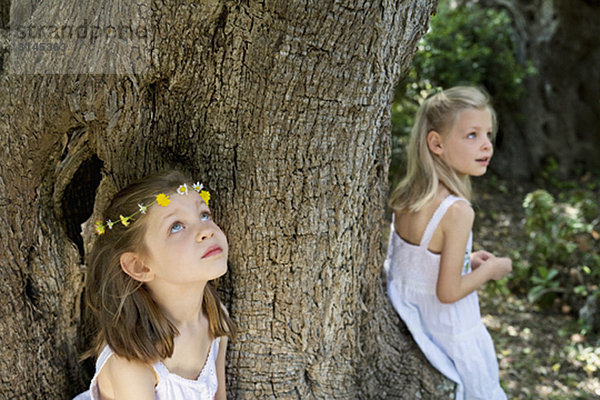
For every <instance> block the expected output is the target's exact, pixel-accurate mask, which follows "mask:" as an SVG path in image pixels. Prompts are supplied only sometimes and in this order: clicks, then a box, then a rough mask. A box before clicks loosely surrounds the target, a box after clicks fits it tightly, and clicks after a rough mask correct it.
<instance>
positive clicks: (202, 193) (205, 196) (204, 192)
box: [200, 190, 210, 207]
mask: <svg viewBox="0 0 600 400" xmlns="http://www.w3.org/2000/svg"><path fill="white" fill-rule="evenodd" d="M200 197H202V200H204V202H205V203H206V206H207V207H208V201H209V200H210V192H209V191H208V190H202V191H200Z"/></svg>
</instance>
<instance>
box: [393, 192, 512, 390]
mask: <svg viewBox="0 0 600 400" xmlns="http://www.w3.org/2000/svg"><path fill="white" fill-rule="evenodd" d="M456 201H466V200H464V199H462V198H460V197H456V196H452V195H450V196H448V197H447V198H445V199H444V200H443V201H442V203H441V204H440V206H439V207H438V209H437V210H436V211H435V212H434V214H433V216H432V218H431V220H430V221H429V223H428V224H427V227H426V228H425V232H424V233H423V237H422V238H421V243H420V244H419V245H418V246H417V245H413V244H410V243H408V242H406V241H404V240H403V239H402V238H401V237H400V236H399V235H398V234H397V233H396V230H395V228H394V223H393V222H392V227H391V232H390V241H389V247H388V252H387V259H386V261H385V264H384V269H385V271H386V275H387V290H388V296H389V298H390V301H391V303H392V305H393V306H394V308H395V309H396V312H397V313H398V314H399V315H400V317H401V318H402V320H403V321H404V323H405V324H406V326H407V327H408V329H409V331H410V333H411V334H412V336H413V338H414V340H415V342H416V343H417V344H418V345H419V347H420V348H421V350H422V351H423V353H424V354H425V356H426V357H427V359H428V360H429V362H430V363H431V364H432V365H433V366H434V367H435V368H437V369H438V370H439V371H440V372H441V373H442V374H444V375H445V376H446V377H448V378H449V379H451V380H452V381H454V382H456V384H457V388H456V400H505V399H506V398H507V397H506V394H505V393H504V391H503V390H502V388H501V387H500V383H499V376H498V361H497V360H496V353H495V351H494V345H493V343H492V339H491V337H490V335H489V333H488V331H487V329H486V328H485V326H484V325H483V322H482V321H481V314H480V311H479V300H478V297H477V292H473V293H471V294H469V295H468V296H466V297H464V298H462V299H461V300H459V301H457V302H455V303H452V304H444V303H441V302H440V301H439V300H438V298H437V294H436V284H437V279H438V272H439V268H440V255H439V254H434V253H432V252H430V251H429V250H428V247H429V242H430V240H431V237H432V236H433V233H434V232H435V229H436V228H437V226H438V224H439V223H440V221H441V219H442V217H443V216H444V214H445V213H446V211H447V210H448V208H449V207H450V206H451V205H452V204H453V203H454V202H456ZM471 248H472V234H471V235H470V236H469V241H468V243H467V248H466V253H465V264H464V265H465V266H464V268H463V275H465V274H468V273H470V272H471V265H470V254H471Z"/></svg>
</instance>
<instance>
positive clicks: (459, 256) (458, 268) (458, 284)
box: [436, 201, 512, 303]
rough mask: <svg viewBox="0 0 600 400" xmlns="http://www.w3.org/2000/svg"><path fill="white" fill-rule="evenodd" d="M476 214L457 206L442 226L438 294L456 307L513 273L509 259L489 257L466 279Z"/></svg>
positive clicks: (450, 209)
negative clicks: (485, 284) (471, 295)
mask: <svg viewBox="0 0 600 400" xmlns="http://www.w3.org/2000/svg"><path fill="white" fill-rule="evenodd" d="M474 218H475V213H474V212H473V209H472V208H471V206H470V205H468V204H467V203H465V202H462V201H459V202H456V203H454V204H453V205H452V206H450V208H449V209H448V211H447V212H446V215H444V218H442V221H441V222H440V225H441V229H442V234H443V243H444V244H443V246H442V255H441V260H440V272H439V275H438V282H437V287H436V294H437V297H438V299H439V300H440V301H441V302H442V303H454V302H456V301H458V300H460V299H462V298H463V297H465V296H467V295H468V294H470V293H471V292H473V291H475V290H477V289H478V288H479V287H481V285H483V284H484V283H486V282H487V281H489V280H490V279H501V278H503V277H504V276H506V275H507V274H508V273H509V272H510V270H511V269H512V263H511V261H510V259H509V258H500V257H494V256H493V255H492V254H491V253H490V254H489V257H488V258H487V259H486V260H485V261H484V260H481V261H482V262H481V263H480V265H478V267H477V268H475V269H474V270H473V272H471V273H470V274H467V275H462V269H463V266H464V262H465V251H466V248H467V241H468V240H469V235H470V233H471V228H472V226H473V219H474Z"/></svg>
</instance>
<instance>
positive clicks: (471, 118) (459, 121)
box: [450, 107, 492, 130]
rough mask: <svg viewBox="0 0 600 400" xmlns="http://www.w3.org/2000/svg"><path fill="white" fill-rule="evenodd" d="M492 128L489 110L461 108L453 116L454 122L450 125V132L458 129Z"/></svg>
mask: <svg viewBox="0 0 600 400" xmlns="http://www.w3.org/2000/svg"><path fill="white" fill-rule="evenodd" d="M467 126H468V127H474V126H477V127H481V128H490V129H491V127H492V113H491V112H490V109H489V108H487V107H485V108H463V109H461V110H459V111H458V112H457V113H456V115H455V116H454V121H452V123H451V125H450V130H452V129H453V128H460V127H467Z"/></svg>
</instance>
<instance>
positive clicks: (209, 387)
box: [73, 338, 219, 400]
mask: <svg viewBox="0 0 600 400" xmlns="http://www.w3.org/2000/svg"><path fill="white" fill-rule="evenodd" d="M218 353H219V338H216V339H215V340H213V341H212V343H211V345H210V350H209V351H208V356H207V358H206V363H205V364H204V367H203V369H202V372H200V376H198V379H196V380H191V379H185V378H182V377H181V376H179V375H176V374H172V373H171V372H169V370H168V369H167V367H165V365H164V364H163V363H162V362H160V361H159V362H157V363H155V364H153V365H152V368H154V371H155V373H156V376H157V377H158V384H157V385H156V386H155V388H154V393H155V394H156V395H155V399H156V400H213V399H214V397H215V394H216V393H217V388H218V380H217V366H216V361H217V354H218ZM112 355H113V352H112V350H111V349H110V347H108V346H106V347H105V348H104V349H103V350H102V353H100V356H99V357H98V360H97V361H96V373H95V374H94V377H93V378H92V382H91V384H90V390H88V391H87V392H84V393H81V394H80V395H78V396H77V397H75V398H74V399H73V400H100V394H99V393H98V373H99V372H100V370H101V369H102V367H104V364H106V362H107V361H108V359H109V358H110V356H112Z"/></svg>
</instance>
